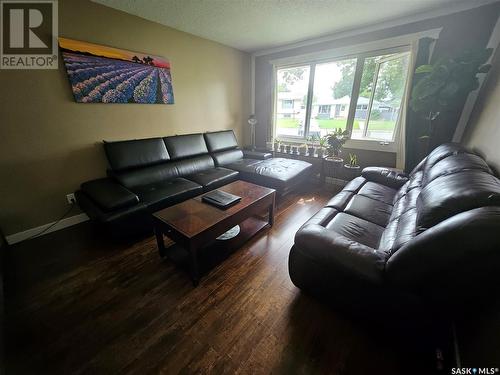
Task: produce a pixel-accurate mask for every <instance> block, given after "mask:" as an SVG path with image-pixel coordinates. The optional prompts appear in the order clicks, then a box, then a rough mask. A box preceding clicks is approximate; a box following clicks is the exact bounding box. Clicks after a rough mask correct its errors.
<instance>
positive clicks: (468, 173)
mask: <svg viewBox="0 0 500 375" xmlns="http://www.w3.org/2000/svg"><path fill="white" fill-rule="evenodd" d="M485 206H500V181H499V180H498V179H497V178H496V177H495V176H493V175H492V174H490V173H488V172H486V171H484V170H482V169H463V170H461V171H457V172H456V173H450V174H444V175H441V176H439V177H437V178H435V179H433V180H432V181H431V182H429V183H428V184H427V185H425V187H423V189H422V191H421V192H420V195H419V196H418V199H417V230H418V232H422V231H424V230H426V229H428V228H430V227H432V226H434V225H436V224H438V223H440V222H441V221H443V220H445V219H447V218H449V217H451V216H453V215H456V214H458V213H460V212H464V211H468V210H472V209H474V208H479V207H485Z"/></svg>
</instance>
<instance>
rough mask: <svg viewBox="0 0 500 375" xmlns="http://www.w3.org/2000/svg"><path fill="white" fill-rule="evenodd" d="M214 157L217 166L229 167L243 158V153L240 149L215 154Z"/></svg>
mask: <svg viewBox="0 0 500 375" xmlns="http://www.w3.org/2000/svg"><path fill="white" fill-rule="evenodd" d="M212 157H213V158H214V160H215V164H216V165H217V166H223V165H228V164H231V163H234V162H237V161H238V160H241V159H242V158H243V152H242V151H241V150H240V149H237V148H235V149H232V150H226V151H219V152H214V153H213V154H212Z"/></svg>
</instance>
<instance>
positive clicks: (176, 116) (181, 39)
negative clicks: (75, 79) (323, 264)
mask: <svg viewBox="0 0 500 375" xmlns="http://www.w3.org/2000/svg"><path fill="white" fill-rule="evenodd" d="M59 35H60V36H64V37H68V38H74V39H79V40H83V41H89V42H94V43H98V44H105V45H110V46H113V47H119V48H125V49H129V50H132V51H138V52H148V53H151V54H155V55H160V56H164V57H166V58H168V59H170V61H171V63H172V77H173V88H174V96H175V104H174V105H160V104H151V105H145V104H77V103H75V102H74V100H73V97H72V94H71V90H70V86H69V82H68V78H67V76H66V74H65V72H64V67H63V66H62V64H61V66H60V67H59V70H56V71H50V70H45V71H36V70H32V71H0V81H1V86H0V90H1V91H0V93H1V94H0V113H1V115H0V116H1V118H0V139H1V142H2V144H1V147H0V227H1V228H2V229H3V231H4V232H5V233H6V234H12V233H16V232H19V231H22V230H26V229H29V228H32V227H35V226H39V225H42V224H45V223H48V222H51V221H53V220H55V219H57V218H58V217H59V216H60V215H62V214H63V213H64V211H65V210H66V209H67V208H68V206H67V203H66V197H65V196H66V194H68V193H71V192H73V191H74V190H75V189H77V188H78V186H79V185H80V183H81V182H83V181H85V180H88V179H92V178H96V177H101V176H104V175H105V169H106V161H105V158H104V154H103V150H102V147H101V145H100V142H101V140H119V139H127V138H143V137H153V136H163V135H171V134H182V133H192V132H203V131H208V130H217V129H234V130H235V131H236V134H237V136H238V137H239V139H240V143H242V142H241V141H242V140H243V139H242V138H243V129H245V128H244V127H243V126H244V124H245V122H246V118H247V117H248V114H249V106H248V102H249V92H248V91H249V56H248V55H247V54H245V53H243V52H240V51H237V50H235V49H232V48H228V47H225V46H223V45H220V44H218V43H215V42H211V41H208V40H205V39H202V38H198V37H195V36H193V35H190V34H186V33H183V32H180V31H177V30H174V29H171V28H168V27H165V26H162V25H159V24H156V23H153V22H149V21H146V20H143V19H141V18H138V17H134V16H131V15H128V14H126V13H122V12H119V11H116V10H113V9H110V8H107V7H104V6H101V5H97V4H94V3H91V2H89V1H83V0H64V1H59ZM76 213H78V211H75V212H74V214H76Z"/></svg>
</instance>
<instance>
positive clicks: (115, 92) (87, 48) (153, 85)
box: [59, 38, 174, 104]
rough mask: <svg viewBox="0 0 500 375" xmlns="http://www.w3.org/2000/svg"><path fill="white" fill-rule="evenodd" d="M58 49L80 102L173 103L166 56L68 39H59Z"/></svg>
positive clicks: (75, 95)
mask: <svg viewBox="0 0 500 375" xmlns="http://www.w3.org/2000/svg"><path fill="white" fill-rule="evenodd" d="M59 47H60V48H61V51H62V56H63V59H64V64H65V66H66V72H67V73H68V78H69V81H70V83H71V88H72V90H73V95H74V97H75V100H76V101H77V102H79V103H147V104H153V103H157V104H173V103H174V93H173V89H172V76H171V74H170V62H169V61H168V60H167V59H165V58H163V57H159V56H154V55H150V54H145V53H140V52H132V51H127V50H124V49H118V48H113V47H107V46H101V45H98V44H92V43H87V42H81V41H78V40H73V39H67V38H59Z"/></svg>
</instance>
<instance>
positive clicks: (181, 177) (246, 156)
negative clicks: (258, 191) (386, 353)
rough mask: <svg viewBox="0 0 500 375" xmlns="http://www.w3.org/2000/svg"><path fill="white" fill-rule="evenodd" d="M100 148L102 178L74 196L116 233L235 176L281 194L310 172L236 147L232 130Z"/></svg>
mask: <svg viewBox="0 0 500 375" xmlns="http://www.w3.org/2000/svg"><path fill="white" fill-rule="evenodd" d="M104 150H105V153H106V156H107V159H108V162H109V169H108V172H107V175H108V177H106V178H101V179H97V180H92V181H88V182H85V183H83V184H82V185H81V188H80V190H78V191H77V192H76V193H75V195H76V199H77V202H78V204H79V205H80V207H81V208H82V209H83V210H84V211H85V212H86V213H87V214H88V216H89V217H90V218H91V219H92V220H93V221H95V222H98V223H100V224H105V225H108V226H111V227H112V228H113V229H117V230H118V231H119V232H120V231H121V232H122V233H124V232H123V231H127V230H133V231H134V232H135V231H136V230H137V231H142V230H144V229H146V228H150V227H151V220H150V215H151V213H152V212H155V211H157V210H159V209H162V208H165V207H168V206H171V205H174V204H176V203H179V202H181V201H183V200H186V199H188V198H192V197H194V196H196V195H199V194H201V193H203V192H204V191H208V190H212V189H216V188H218V187H220V186H222V185H225V184H228V183H230V182H232V181H235V180H237V179H242V180H246V181H249V182H253V183H256V184H260V185H264V186H268V187H271V188H274V189H276V190H277V193H278V194H286V193H287V192H289V191H290V190H292V189H294V188H296V187H297V185H298V184H300V183H301V182H303V181H304V180H306V179H307V178H308V176H309V174H310V173H311V171H312V169H311V164H309V163H306V162H303V161H300V160H291V159H281V158H275V159H273V158H271V156H272V155H271V154H266V153H259V152H247V151H242V150H241V149H240V148H238V143H237V141H236V137H235V135H234V133H233V131H232V130H229V131H220V132H213V133H205V134H187V135H178V136H171V137H164V138H150V139H139V140H129V141H119V142H104Z"/></svg>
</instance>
